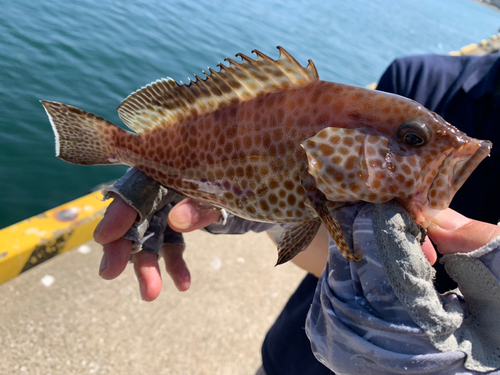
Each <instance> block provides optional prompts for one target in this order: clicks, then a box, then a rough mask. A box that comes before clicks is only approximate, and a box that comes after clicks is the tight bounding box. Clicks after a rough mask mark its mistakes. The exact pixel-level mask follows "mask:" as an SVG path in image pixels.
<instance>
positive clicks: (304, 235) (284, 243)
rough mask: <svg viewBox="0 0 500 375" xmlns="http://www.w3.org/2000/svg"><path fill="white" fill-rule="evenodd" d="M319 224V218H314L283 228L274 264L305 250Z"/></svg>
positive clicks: (285, 260)
mask: <svg viewBox="0 0 500 375" xmlns="http://www.w3.org/2000/svg"><path fill="white" fill-rule="evenodd" d="M320 226H321V220H319V219H314V220H308V221H301V222H299V223H297V224H295V225H294V226H293V227H290V228H288V229H287V230H285V231H284V232H283V234H282V235H281V240H280V243H279V245H278V261H277V262H276V265H280V264H283V263H286V262H288V261H289V260H291V259H293V258H294V257H295V256H296V255H297V254H298V253H300V252H301V251H303V250H305V249H306V248H307V246H309V244H310V243H311V241H312V240H313V239H314V237H315V236H316V233H317V232H318V229H319V227H320Z"/></svg>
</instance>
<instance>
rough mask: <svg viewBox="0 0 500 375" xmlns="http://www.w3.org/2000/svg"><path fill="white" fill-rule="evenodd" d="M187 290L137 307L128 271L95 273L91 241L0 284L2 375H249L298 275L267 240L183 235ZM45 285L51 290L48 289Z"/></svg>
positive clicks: (169, 290)
mask: <svg viewBox="0 0 500 375" xmlns="http://www.w3.org/2000/svg"><path fill="white" fill-rule="evenodd" d="M186 242H187V249H186V252H185V258H186V261H187V263H188V266H189V268H190V271H191V277H192V285H191V288H190V290H189V291H187V292H185V293H180V292H178V291H177V290H176V289H175V287H174V285H173V283H172V282H171V281H170V280H169V279H168V276H164V285H163V291H162V294H161V295H160V297H159V298H158V299H157V300H156V301H154V302H151V303H147V302H143V301H141V298H140V295H139V291H138V284H137V282H136V278H135V275H134V272H133V270H132V267H131V266H129V267H128V268H127V270H126V271H125V272H124V273H123V274H122V275H121V276H120V277H119V278H118V279H116V280H113V281H105V280H102V279H101V278H100V277H99V276H98V268H99V263H100V257H101V254H102V251H101V247H100V246H99V245H97V244H95V243H93V242H89V243H88V244H87V245H84V246H83V247H81V248H79V249H75V250H73V251H70V252H68V253H65V254H63V255H61V256H58V257H56V258H54V259H52V260H50V261H47V262H45V263H43V264H41V265H40V266H37V267H35V268H33V269H32V270H30V271H27V272H25V273H23V274H21V275H20V276H18V277H17V278H15V279H13V280H11V281H8V282H6V283H4V284H2V285H0V358H1V360H0V374H43V375H47V374H51V375H57V374H175V375H182V374H190V375H195V374H210V375H214V374H223V375H225V374H231V375H238V374H254V373H255V371H256V370H257V368H258V367H259V366H260V362H261V359H260V346H261V342H262V339H263V337H264V335H265V332H266V331H267V329H268V328H269V326H270V325H271V324H272V322H273V321H274V319H275V318H276V316H277V314H278V313H279V312H280V311H281V308H282V307H283V305H284V303H286V301H287V299H288V297H289V295H290V294H291V293H292V292H293V291H294V289H295V288H296V286H297V285H298V283H299V282H300V280H301V279H302V277H303V276H304V272H303V271H302V270H300V269H298V268H297V267H295V266H294V265H293V264H285V265H283V266H279V267H274V264H275V261H276V257H277V254H276V248H275V246H274V245H273V244H272V242H271V240H270V239H269V238H268V237H267V236H266V235H265V234H261V235H256V234H246V235H244V236H214V235H210V234H207V233H204V232H201V231H198V232H196V233H192V234H188V235H187V236H186ZM51 282H52V283H51Z"/></svg>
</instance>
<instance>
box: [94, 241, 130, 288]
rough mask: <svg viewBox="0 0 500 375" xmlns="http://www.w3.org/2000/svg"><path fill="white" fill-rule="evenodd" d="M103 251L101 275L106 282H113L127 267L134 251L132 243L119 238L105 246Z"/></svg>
mask: <svg viewBox="0 0 500 375" xmlns="http://www.w3.org/2000/svg"><path fill="white" fill-rule="evenodd" d="M103 250H104V254H103V256H102V259H101V266H100V268H99V275H100V276H101V277H102V278H103V279H105V280H111V279H114V278H116V277H118V276H119V275H120V274H121V273H122V272H123V270H124V269H125V268H126V267H127V263H128V260H129V259H130V253H131V251H132V242H130V241H129V240H126V239H124V238H119V239H117V240H116V241H113V242H110V243H107V244H105V245H103Z"/></svg>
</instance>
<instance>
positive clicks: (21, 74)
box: [0, 0, 500, 228]
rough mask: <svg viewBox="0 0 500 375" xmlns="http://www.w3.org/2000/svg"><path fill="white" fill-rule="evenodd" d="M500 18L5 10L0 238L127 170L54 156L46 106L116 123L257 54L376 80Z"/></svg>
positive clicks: (368, 6)
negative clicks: (130, 104)
mask: <svg viewBox="0 0 500 375" xmlns="http://www.w3.org/2000/svg"><path fill="white" fill-rule="evenodd" d="M499 27H500V12H498V11H496V10H493V9H491V8H488V7H486V6H483V5H481V4H479V3H476V2H473V1H471V0H438V1H436V0H398V1H394V0H358V1H341V0H330V1H324V0H309V1H303V0H302V1H300V0H295V1H284V0H254V1H228V0H210V1H207V0H197V1H175V0H170V1H160V0H128V1H118V0H81V1H63V0H44V1H41V0H16V1H9V2H4V3H3V4H2V11H1V12H0V35H1V36H2V37H1V38H0V111H1V116H0V228H1V227H4V226H7V225H9V224H12V223H14V222H17V221H19V220H22V219H25V218H27V217H29V216H32V215H35V214H38V213H40V212H43V211H45V210H47V209H49V208H52V207H54V206H56V205H59V204H62V203H64V202H66V201H69V200H72V199H75V198H77V197H79V196H81V195H83V194H85V193H87V192H88V191H89V190H90V189H91V188H92V187H94V186H95V185H97V184H99V183H101V182H104V181H109V180H111V179H114V178H117V177H119V176H120V175H121V174H122V173H123V171H124V170H125V169H124V168H123V167H82V166H74V165H70V164H66V163H64V162H62V161H60V160H58V159H57V158H55V156H54V139H53V134H52V131H51V128H50V124H49V122H48V120H47V117H46V115H45V112H44V110H43V108H42V106H41V105H40V103H39V100H40V99H44V100H55V101H61V102H64V103H67V104H71V105H75V106H77V107H81V108H83V109H85V110H87V111H91V112H93V113H96V114H98V115H100V116H102V117H105V118H107V119H109V120H110V121H113V122H115V123H117V124H120V123H121V122H120V120H119V118H118V115H117V113H116V107H117V106H118V105H119V104H120V102H121V100H122V99H123V98H125V97H126V96H127V95H128V94H129V93H131V92H132V91H135V90H136V89H138V88H140V87H142V86H144V85H145V84H147V83H150V82H152V81H154V80H156V79H158V78H161V77H166V76H169V77H172V78H174V79H176V80H182V81H184V82H186V81H187V80H188V77H193V74H195V73H196V74H200V72H201V70H202V69H205V70H206V68H207V66H212V67H214V66H215V65H216V64H217V63H218V62H220V61H222V60H223V59H224V57H226V56H230V57H233V55H234V54H236V53H237V52H243V53H245V54H250V51H251V50H253V49H254V48H257V49H259V50H261V51H262V52H264V53H266V54H268V55H270V56H271V57H273V58H277V57H278V51H277V50H276V49H275V47H276V46H277V45H281V46H283V47H284V48H286V49H287V50H288V51H289V52H290V53H291V54H292V55H293V56H294V57H295V58H296V59H297V60H298V61H299V62H300V63H302V64H303V65H306V64H307V60H308V59H313V61H314V63H315V65H316V67H317V69H318V71H319V74H320V77H321V78H322V79H325V80H331V81H337V82H343V83H349V84H356V85H365V84H368V83H371V82H374V81H376V80H377V79H378V77H379V76H380V75H381V74H382V73H383V71H384V69H385V67H386V66H387V65H388V64H389V63H390V62H391V60H392V59H394V58H395V57H397V56H402V55H409V54H419V53H442V54H446V53H448V52H450V51H452V50H457V49H460V48H461V47H462V46H464V45H467V44H469V43H474V42H478V41H480V40H481V39H485V38H489V37H490V35H492V34H496V33H498V28H499Z"/></svg>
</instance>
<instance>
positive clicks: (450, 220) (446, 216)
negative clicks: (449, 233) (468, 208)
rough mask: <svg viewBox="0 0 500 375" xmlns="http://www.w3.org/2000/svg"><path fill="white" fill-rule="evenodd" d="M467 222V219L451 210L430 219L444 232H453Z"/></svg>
mask: <svg viewBox="0 0 500 375" xmlns="http://www.w3.org/2000/svg"><path fill="white" fill-rule="evenodd" d="M469 221H470V219H469V218H467V217H466V216H464V215H462V214H459V213H458V212H457V211H453V210H447V211H442V212H440V213H439V214H437V215H436V216H435V217H434V218H433V219H432V222H433V223H434V224H436V225H437V226H438V227H440V228H442V229H446V230H455V229H457V228H460V227H461V226H463V225H465V224H467V223H468V222H469Z"/></svg>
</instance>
